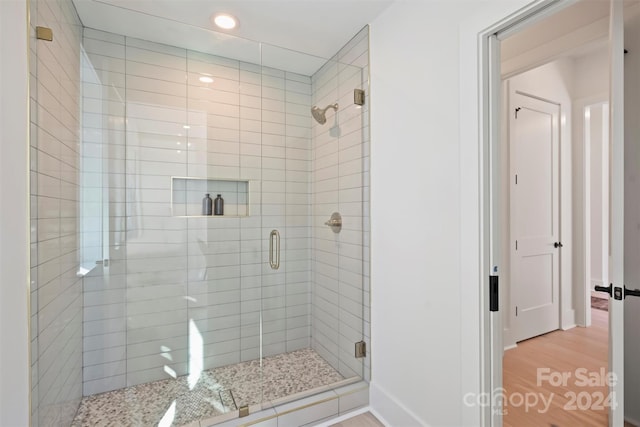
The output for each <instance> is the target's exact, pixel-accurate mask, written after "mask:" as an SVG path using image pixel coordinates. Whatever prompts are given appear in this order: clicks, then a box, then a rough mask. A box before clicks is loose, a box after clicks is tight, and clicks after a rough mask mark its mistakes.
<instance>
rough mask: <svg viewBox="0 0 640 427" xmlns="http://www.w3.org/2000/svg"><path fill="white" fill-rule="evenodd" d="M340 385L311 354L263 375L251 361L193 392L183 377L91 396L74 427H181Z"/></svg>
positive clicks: (276, 359)
mask: <svg viewBox="0 0 640 427" xmlns="http://www.w3.org/2000/svg"><path fill="white" fill-rule="evenodd" d="M342 379H343V377H342V375H340V374H339V373H338V372H337V371H336V370H335V369H333V368H332V367H331V366H330V365H329V364H328V363H327V362H326V361H325V360H324V359H322V358H321V357H320V356H319V355H318V354H317V353H316V352H315V351H313V350H311V349H309V348H307V349H302V350H297V351H292V352H290V353H283V354H279V355H276V356H270V357H265V358H264V359H263V367H262V369H261V368H260V360H252V361H248V362H242V363H238V364H235V365H228V366H223V367H220V368H215V369H210V370H207V371H203V372H202V374H201V375H200V378H199V379H198V382H197V383H196V384H195V387H193V389H192V390H190V389H189V384H188V376H182V377H178V378H177V379H167V380H160V381H154V382H151V383H146V384H140V385H136V386H132V387H126V388H123V389H119V390H114V391H110V392H106V393H101V394H96V395H93V396H87V397H85V398H83V399H82V403H81V404H80V407H79V409H78V413H77V414H76V417H75V419H74V421H73V424H72V427H80V426H92V427H93V426H156V425H158V424H159V423H160V421H161V420H163V417H167V416H169V417H171V416H172V417H173V419H172V420H166V421H168V423H167V424H166V425H175V426H181V425H184V424H188V423H191V422H194V421H197V420H200V419H205V418H211V417H215V416H217V415H222V414H225V413H227V412H229V411H233V410H236V407H241V406H243V405H248V404H255V403H258V402H260V401H270V400H274V399H279V398H282V397H286V396H289V395H292V394H295V393H300V392H303V391H307V390H311V389H314V388H317V387H322V386H326V385H329V384H333V383H335V382H338V381H341V380H342ZM167 414H168V415H167ZM163 421H164V420H163ZM163 424H164V422H163Z"/></svg>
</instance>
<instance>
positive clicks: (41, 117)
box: [30, 0, 82, 426]
mask: <svg viewBox="0 0 640 427" xmlns="http://www.w3.org/2000/svg"><path fill="white" fill-rule="evenodd" d="M36 26H45V27H49V28H51V29H52V30H53V34H54V38H53V41H52V42H47V41H42V40H36V39H35V37H33V36H32V39H31V70H30V72H31V84H30V91H31V316H32V317H31V328H32V330H31V338H32V347H31V355H32V380H31V385H32V405H31V408H32V423H33V425H56V426H57V425H69V424H70V423H71V420H72V419H73V416H74V414H75V411H76V409H77V407H78V404H79V403H80V399H81V397H82V279H81V278H80V277H79V276H78V275H77V272H78V270H79V259H80V251H79V245H78V241H79V240H80V239H79V228H78V211H79V209H78V207H79V204H78V200H79V197H78V196H79V191H78V189H79V186H78V180H79V174H78V169H79V163H80V152H79V140H80V83H79V82H80V75H79V74H80V42H81V34H82V27H81V25H80V21H79V19H78V16H77V15H76V12H75V9H74V7H73V5H72V4H71V2H70V1H64V0H63V1H47V0H36V1H32V2H31V33H32V34H35V27H36Z"/></svg>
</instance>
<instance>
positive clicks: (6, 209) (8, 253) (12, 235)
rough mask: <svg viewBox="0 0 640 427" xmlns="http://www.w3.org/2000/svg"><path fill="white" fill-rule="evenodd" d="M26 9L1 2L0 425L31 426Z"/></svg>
mask: <svg viewBox="0 0 640 427" xmlns="http://www.w3.org/2000/svg"><path fill="white" fill-rule="evenodd" d="M26 24H27V6H26V3H25V2H23V1H17V0H13V1H2V2H0V51H2V55H0V93H2V97H1V98H0V236H2V238H0V343H2V345H1V346H0V348H1V350H0V378H2V381H0V425H3V426H26V425H28V424H29V383H30V379H29V336H28V327H27V326H28V323H27V319H28V311H27V309H28V294H29V292H28V289H29V288H28V280H29V278H28V271H29V247H28V235H29V234H28V233H29V223H28V218H29V211H28V203H29V199H28V191H29V189H28V186H27V185H28V177H29V170H28V169H29V165H28V159H27V154H28V143H27V129H28V121H29V117H28V115H27V108H28V103H27V101H28V84H29V79H28V72H29V70H28V67H27V65H28V64H27V31H26V29H27V25H26Z"/></svg>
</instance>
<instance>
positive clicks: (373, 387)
mask: <svg viewBox="0 0 640 427" xmlns="http://www.w3.org/2000/svg"><path fill="white" fill-rule="evenodd" d="M369 402H371V406H372V407H374V408H376V412H375V413H374V414H375V415H376V416H377V417H378V418H379V419H380V420H381V421H382V420H384V424H385V425H388V426H425V427H428V426H429V425H428V424H427V423H426V422H425V421H423V420H421V419H420V418H419V417H418V416H417V415H416V414H414V413H413V412H412V411H410V410H409V409H408V408H407V407H406V406H404V405H403V404H402V403H400V402H399V401H398V400H397V399H396V398H395V396H393V395H391V394H389V393H388V392H387V391H386V390H384V389H382V388H381V387H379V386H378V384H376V383H375V382H372V383H371V384H369Z"/></svg>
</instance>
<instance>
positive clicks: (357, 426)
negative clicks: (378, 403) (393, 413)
mask: <svg viewBox="0 0 640 427" xmlns="http://www.w3.org/2000/svg"><path fill="white" fill-rule="evenodd" d="M330 427H384V424H382V423H381V422H380V421H378V419H377V418H376V417H375V416H374V415H373V414H372V413H371V412H365V413H364V414H360V415H356V416H355V417H353V418H349V419H348V420H344V421H342V422H339V423H338V424H332V425H331V426H330Z"/></svg>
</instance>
